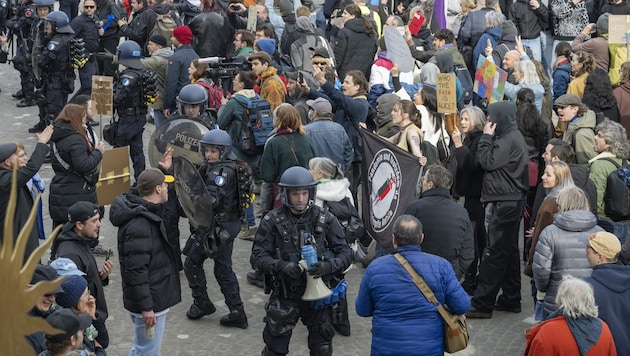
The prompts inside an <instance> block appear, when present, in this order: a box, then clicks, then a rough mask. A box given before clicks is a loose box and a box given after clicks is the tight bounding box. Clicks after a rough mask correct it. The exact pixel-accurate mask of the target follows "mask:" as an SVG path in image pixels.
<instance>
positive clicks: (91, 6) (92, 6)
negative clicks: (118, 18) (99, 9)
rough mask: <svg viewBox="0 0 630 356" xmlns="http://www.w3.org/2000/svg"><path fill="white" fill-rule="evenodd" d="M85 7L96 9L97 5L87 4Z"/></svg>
mask: <svg viewBox="0 0 630 356" xmlns="http://www.w3.org/2000/svg"><path fill="white" fill-rule="evenodd" d="M83 8H85V9H94V8H96V6H95V5H85V6H83Z"/></svg>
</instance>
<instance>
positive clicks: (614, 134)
mask: <svg viewBox="0 0 630 356" xmlns="http://www.w3.org/2000/svg"><path fill="white" fill-rule="evenodd" d="M595 131H598V132H599V131H601V133H602V135H603V136H604V141H606V143H607V144H609V145H610V147H608V148H607V150H608V151H610V152H611V153H613V154H614V155H615V156H617V157H618V158H628V151H630V147H629V145H628V139H627V138H626V129H625V128H624V127H623V126H621V124H619V123H616V122H614V121H611V120H608V119H606V120H604V121H602V123H600V124H599V125H597V126H596V127H595Z"/></svg>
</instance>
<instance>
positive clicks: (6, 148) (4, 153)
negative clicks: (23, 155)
mask: <svg viewBox="0 0 630 356" xmlns="http://www.w3.org/2000/svg"><path fill="white" fill-rule="evenodd" d="M15 152H17V145H16V144H15V143H3V144H1V145H0V162H2V161H4V160H6V159H7V158H9V157H11V155H13V154H14V153H15Z"/></svg>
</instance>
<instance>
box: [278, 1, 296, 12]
mask: <svg viewBox="0 0 630 356" xmlns="http://www.w3.org/2000/svg"><path fill="white" fill-rule="evenodd" d="M279 8H280V13H281V14H282V15H287V14H292V13H293V1H291V0H280V5H279Z"/></svg>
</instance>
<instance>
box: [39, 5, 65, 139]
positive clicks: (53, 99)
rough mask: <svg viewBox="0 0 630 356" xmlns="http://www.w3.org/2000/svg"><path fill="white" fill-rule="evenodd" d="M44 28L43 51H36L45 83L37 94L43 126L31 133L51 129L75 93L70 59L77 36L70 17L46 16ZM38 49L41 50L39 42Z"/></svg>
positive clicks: (40, 82) (42, 82) (59, 12)
mask: <svg viewBox="0 0 630 356" xmlns="http://www.w3.org/2000/svg"><path fill="white" fill-rule="evenodd" d="M38 12H39V9H38ZM44 26H45V28H44V31H45V32H44V37H43V42H42V43H41V52H37V51H36V50H35V49H34V50H33V56H34V65H33V67H34V68H36V69H37V71H38V72H39V75H41V81H38V83H36V84H37V86H38V88H40V89H41V91H40V92H38V94H37V95H38V97H37V106H38V107H39V123H38V124H37V125H35V126H34V127H32V128H31V129H29V132H39V131H41V130H43V129H44V128H45V127H46V126H48V125H49V124H50V122H52V121H53V120H54V119H55V118H56V117H57V115H59V113H60V112H61V109H63V107H64V106H65V105H66V104H67V103H68V95H69V94H70V93H72V92H73V91H74V77H75V74H74V67H73V66H72V60H71V57H70V41H71V40H72V38H73V37H74V30H72V27H70V21H69V20H68V15H66V14H65V13H64V12H61V11H53V12H51V13H50V14H48V16H46V18H45V21H44ZM35 47H36V48H37V47H38V44H37V43H36V44H35ZM36 76H37V73H36Z"/></svg>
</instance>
